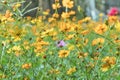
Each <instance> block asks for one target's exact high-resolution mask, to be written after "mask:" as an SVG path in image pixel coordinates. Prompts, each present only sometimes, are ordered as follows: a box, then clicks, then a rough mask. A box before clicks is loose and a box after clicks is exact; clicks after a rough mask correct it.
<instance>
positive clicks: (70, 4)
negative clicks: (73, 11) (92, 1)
mask: <svg viewBox="0 0 120 80" xmlns="http://www.w3.org/2000/svg"><path fill="white" fill-rule="evenodd" d="M73 3H74V2H73V1H71V0H63V1H62V4H63V6H64V7H67V8H72V7H73Z"/></svg>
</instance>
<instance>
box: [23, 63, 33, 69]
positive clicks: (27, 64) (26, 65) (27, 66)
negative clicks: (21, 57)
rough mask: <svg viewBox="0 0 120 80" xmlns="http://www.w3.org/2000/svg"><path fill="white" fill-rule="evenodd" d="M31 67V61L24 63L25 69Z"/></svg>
mask: <svg viewBox="0 0 120 80" xmlns="http://www.w3.org/2000/svg"><path fill="white" fill-rule="evenodd" d="M30 67H31V63H26V64H23V65H22V68H23V69H29V68H30Z"/></svg>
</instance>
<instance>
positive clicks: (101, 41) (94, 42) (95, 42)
mask: <svg viewBox="0 0 120 80" xmlns="http://www.w3.org/2000/svg"><path fill="white" fill-rule="evenodd" d="M104 41H105V40H104V38H97V39H94V40H93V41H92V45H93V46H95V45H97V44H103V43H104Z"/></svg>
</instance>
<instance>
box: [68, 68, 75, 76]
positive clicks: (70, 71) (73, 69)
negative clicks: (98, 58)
mask: <svg viewBox="0 0 120 80" xmlns="http://www.w3.org/2000/svg"><path fill="white" fill-rule="evenodd" d="M74 72H76V67H73V68H70V69H69V70H68V71H67V74H68V75H71V74H72V73H74Z"/></svg>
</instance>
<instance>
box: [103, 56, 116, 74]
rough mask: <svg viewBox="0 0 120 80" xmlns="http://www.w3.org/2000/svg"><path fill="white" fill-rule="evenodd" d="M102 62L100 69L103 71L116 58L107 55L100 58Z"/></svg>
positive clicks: (112, 64)
mask: <svg viewBox="0 0 120 80" xmlns="http://www.w3.org/2000/svg"><path fill="white" fill-rule="evenodd" d="M102 62H103V63H104V64H103V65H102V67H101V70H102V71H103V72H105V71H107V70H108V69H110V68H111V67H113V66H114V65H115V64H116V58H115V57H109V56H107V57H105V58H103V59H102Z"/></svg>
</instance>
